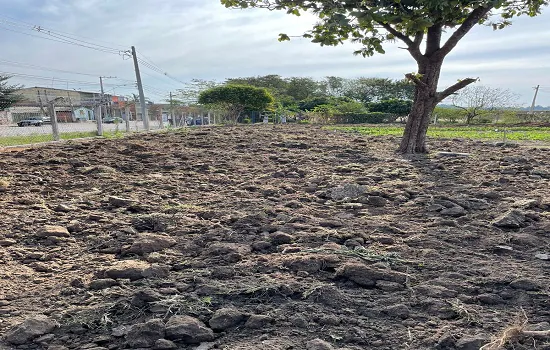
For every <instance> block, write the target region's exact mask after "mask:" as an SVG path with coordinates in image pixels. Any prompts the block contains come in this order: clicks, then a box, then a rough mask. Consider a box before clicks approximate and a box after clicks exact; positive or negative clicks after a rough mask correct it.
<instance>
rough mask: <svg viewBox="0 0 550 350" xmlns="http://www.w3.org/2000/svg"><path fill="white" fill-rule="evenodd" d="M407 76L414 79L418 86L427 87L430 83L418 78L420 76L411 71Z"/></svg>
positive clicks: (411, 79)
mask: <svg viewBox="0 0 550 350" xmlns="http://www.w3.org/2000/svg"><path fill="white" fill-rule="evenodd" d="M405 78H407V79H409V80H410V81H412V82H413V83H414V84H415V85H416V86H419V87H421V88H423V89H425V88H427V87H428V85H427V84H426V83H425V82H423V81H422V80H420V79H418V77H417V76H416V75H414V74H412V73H409V74H405Z"/></svg>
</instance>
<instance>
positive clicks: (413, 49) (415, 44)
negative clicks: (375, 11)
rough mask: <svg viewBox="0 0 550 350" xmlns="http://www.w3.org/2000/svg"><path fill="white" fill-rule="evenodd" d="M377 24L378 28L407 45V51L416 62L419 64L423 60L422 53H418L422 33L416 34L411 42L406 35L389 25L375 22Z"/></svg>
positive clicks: (422, 36)
mask: <svg viewBox="0 0 550 350" xmlns="http://www.w3.org/2000/svg"><path fill="white" fill-rule="evenodd" d="M377 23H378V24H379V25H380V26H382V28H384V29H385V30H387V31H388V32H389V33H390V34H392V35H393V36H395V37H396V38H397V39H399V40H401V41H403V42H404V43H405V44H407V50H408V51H409V52H410V54H411V56H412V57H413V58H414V59H415V60H416V61H417V62H420V60H422V59H423V57H424V56H422V52H420V44H421V43H422V39H424V32H422V31H419V32H417V33H416V35H415V37H414V41H413V40H411V38H409V37H408V36H407V35H405V34H403V33H401V32H400V31H398V30H397V29H395V28H393V27H392V26H391V25H389V24H387V23H383V22H377Z"/></svg>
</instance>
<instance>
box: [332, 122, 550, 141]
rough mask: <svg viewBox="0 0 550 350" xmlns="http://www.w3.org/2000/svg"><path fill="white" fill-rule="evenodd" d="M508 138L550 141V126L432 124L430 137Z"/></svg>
mask: <svg viewBox="0 0 550 350" xmlns="http://www.w3.org/2000/svg"><path fill="white" fill-rule="evenodd" d="M327 129H330V130H341V131H345V132H357V133H360V134H364V135H373V136H383V135H396V136H401V135H403V130H404V126H395V125H361V126H330V127H327ZM505 132H506V140H518V141H520V140H523V141H550V127H534V126H517V127H516V126H510V127H503V126H501V125H499V126H430V128H429V129H428V137H433V138H448V139H456V138H460V139H475V140H503V139H504V134H505Z"/></svg>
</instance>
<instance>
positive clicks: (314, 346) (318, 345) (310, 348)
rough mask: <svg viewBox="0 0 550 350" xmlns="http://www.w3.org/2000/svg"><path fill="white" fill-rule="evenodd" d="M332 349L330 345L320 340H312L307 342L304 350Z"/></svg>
mask: <svg viewBox="0 0 550 350" xmlns="http://www.w3.org/2000/svg"><path fill="white" fill-rule="evenodd" d="M333 349H334V347H333V346H332V345H330V343H328V342H326V341H324V340H322V339H318V338H317V339H313V340H310V341H308V342H307V344H306V350H333Z"/></svg>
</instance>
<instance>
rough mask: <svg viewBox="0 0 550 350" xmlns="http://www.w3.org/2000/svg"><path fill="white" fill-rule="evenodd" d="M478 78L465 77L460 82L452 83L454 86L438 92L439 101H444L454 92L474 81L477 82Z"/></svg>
mask: <svg viewBox="0 0 550 350" xmlns="http://www.w3.org/2000/svg"><path fill="white" fill-rule="evenodd" d="M477 80H478V79H473V78H467V79H464V80H461V81H459V82H458V83H456V84H454V85H452V86H449V87H448V88H446V89H445V90H443V91H441V92H438V93H437V101H438V102H441V101H443V100H444V99H446V98H447V97H449V96H451V95H452V94H454V93H455V92H457V91H458V90H460V89H462V88H465V87H466V86H468V85H470V84H472V83H475V82H476V81H477Z"/></svg>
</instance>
